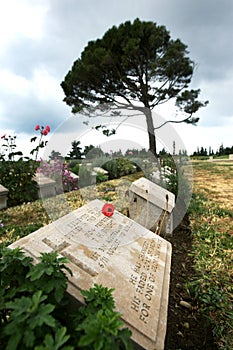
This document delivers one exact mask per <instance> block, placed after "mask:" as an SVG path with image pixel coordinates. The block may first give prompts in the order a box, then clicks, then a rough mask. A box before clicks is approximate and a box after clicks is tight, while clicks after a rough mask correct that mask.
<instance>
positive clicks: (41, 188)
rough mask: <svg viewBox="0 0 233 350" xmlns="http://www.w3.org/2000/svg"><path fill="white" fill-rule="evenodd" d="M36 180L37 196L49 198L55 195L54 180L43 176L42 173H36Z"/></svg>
mask: <svg viewBox="0 0 233 350" xmlns="http://www.w3.org/2000/svg"><path fill="white" fill-rule="evenodd" d="M36 182H37V188H38V197H39V198H49V197H54V196H55V195H56V181H54V180H52V179H50V178H49V177H46V176H44V175H43V174H42V173H37V174H36Z"/></svg>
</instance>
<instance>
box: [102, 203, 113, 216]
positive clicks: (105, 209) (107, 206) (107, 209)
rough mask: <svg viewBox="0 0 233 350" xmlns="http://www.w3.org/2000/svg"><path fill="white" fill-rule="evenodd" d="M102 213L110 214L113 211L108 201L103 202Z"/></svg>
mask: <svg viewBox="0 0 233 350" xmlns="http://www.w3.org/2000/svg"><path fill="white" fill-rule="evenodd" d="M102 213H103V214H104V215H105V216H112V215H113V213H114V206H113V205H112V204H110V203H105V204H104V206H103V208H102Z"/></svg>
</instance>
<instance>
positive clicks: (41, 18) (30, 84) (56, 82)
mask: <svg viewBox="0 0 233 350" xmlns="http://www.w3.org/2000/svg"><path fill="white" fill-rule="evenodd" d="M137 17H138V18H140V19H141V20H150V21H153V22H156V23H157V24H159V25H165V26H166V28H167V29H168V30H169V31H170V33H171V37H172V38H173V39H176V38H180V39H181V41H182V42H184V43H185V44H187V45H188V50H189V52H190V54H189V56H190V58H191V59H192V60H194V61H195V62H196V63H197V67H198V68H197V70H196V72H195V76H194V78H193V82H192V87H193V88H200V89H201V96H200V98H201V99H203V100H209V105H208V106H207V107H206V108H203V109H201V110H200V111H199V112H198V114H196V116H198V117H200V122H199V123H198V126H196V127H194V126H190V125H189V126H188V125H178V126H176V127H175V130H176V131H177V132H178V133H179V135H180V137H181V138H182V140H183V141H184V143H185V145H186V148H187V150H188V152H189V153H192V152H193V151H194V150H196V147H197V146H204V147H206V148H208V147H209V146H212V147H213V148H214V150H216V149H217V148H218V147H219V146H220V145H221V143H223V145H224V146H225V147H226V146H230V147H231V146H232V145H233V136H232V135H233V98H232V91H233V45H232V35H233V1H231V0H195V1H191V0H189V1H188V0H172V1H171V0H99V1H96V0H88V1H86V0H7V1H2V2H1V4H0V134H1V135H2V134H4V133H7V134H9V133H10V134H11V135H17V140H18V142H19V143H20V142H21V145H24V146H25V144H26V143H25V142H26V141H25V142H24V143H23V144H22V141H24V140H29V138H30V137H31V136H32V135H34V134H35V132H34V127H35V125H36V124H40V125H41V124H42V125H46V124H49V125H50V126H51V130H52V133H53V132H57V131H56V130H59V131H62V125H66V123H67V120H68V119H69V118H73V117H72V115H71V111H70V107H68V106H66V104H65V103H64V102H63V101H62V100H63V98H64V95H63V91H62V89H61V87H60V83H61V82H62V81H63V79H64V77H65V75H66V74H67V72H68V71H69V69H70V68H71V66H72V63H73V62H74V61H75V60H76V59H77V58H78V57H79V56H80V54H81V52H82V50H83V49H84V47H85V46H86V44H87V43H88V41H90V40H94V39H97V38H100V37H102V36H103V34H104V33H105V32H106V30H108V29H109V28H110V27H112V26H113V25H119V24H120V23H122V22H124V21H126V20H134V19H135V18H137ZM157 112H159V113H161V114H162V116H163V117H164V118H169V119H170V117H171V116H172V113H173V111H172V108H171V107H170V106H167V107H164V108H163V109H161V110H158V111H157ZM76 127H77V128H80V130H83V124H82V123H80V124H79V125H76ZM57 128H58V129H57ZM119 131H120V129H119ZM122 131H123V129H122ZM52 133H51V135H52ZM96 138H98V136H96ZM94 141H96V142H94ZM91 143H96V144H100V142H99V140H94V139H93V138H92V142H91Z"/></svg>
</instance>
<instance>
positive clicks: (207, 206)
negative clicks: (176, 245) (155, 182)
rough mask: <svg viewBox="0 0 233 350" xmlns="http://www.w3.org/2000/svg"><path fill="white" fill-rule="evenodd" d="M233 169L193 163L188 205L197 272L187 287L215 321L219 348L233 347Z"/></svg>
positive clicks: (214, 329) (203, 310)
mask: <svg viewBox="0 0 233 350" xmlns="http://www.w3.org/2000/svg"><path fill="white" fill-rule="evenodd" d="M232 178H233V168H232V167H227V166H223V165H219V164H213V163H212V164H210V163H207V162H202V163H198V164H197V163H196V164H195V166H194V194H193V199H192V202H191V205H190V208H189V212H190V220H191V227H192V232H193V252H192V255H193V258H194V263H195V265H194V268H195V271H196V275H195V276H193V280H192V281H189V282H188V284H187V288H188V289H189V291H190V293H191V294H192V295H194V296H195V298H196V300H197V303H198V308H199V309H200V311H202V312H203V313H204V314H205V315H206V316H207V317H208V318H209V319H210V320H211V322H212V324H213V333H214V336H215V339H216V343H217V345H218V347H219V349H222V350H223V349H224V350H230V349H233V220H232V219H233V210H232V203H233V183H232V181H229V179H231V180H232Z"/></svg>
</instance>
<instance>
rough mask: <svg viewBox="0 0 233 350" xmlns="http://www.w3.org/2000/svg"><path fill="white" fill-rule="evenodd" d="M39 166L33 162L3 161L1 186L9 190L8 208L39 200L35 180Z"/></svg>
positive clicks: (0, 175) (0, 178)
mask: <svg viewBox="0 0 233 350" xmlns="http://www.w3.org/2000/svg"><path fill="white" fill-rule="evenodd" d="M37 167H38V164H37V163H36V162H35V161H33V160H28V161H24V160H22V159H19V160H17V161H1V162H0V184H1V185H3V186H5V187H6V188H7V189H8V190H9V193H8V200H7V204H8V206H14V205H17V204H22V203H24V202H29V201H32V200H35V199H36V198H37V182H36V181H35V179H34V176H35V173H36V170H37Z"/></svg>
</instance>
